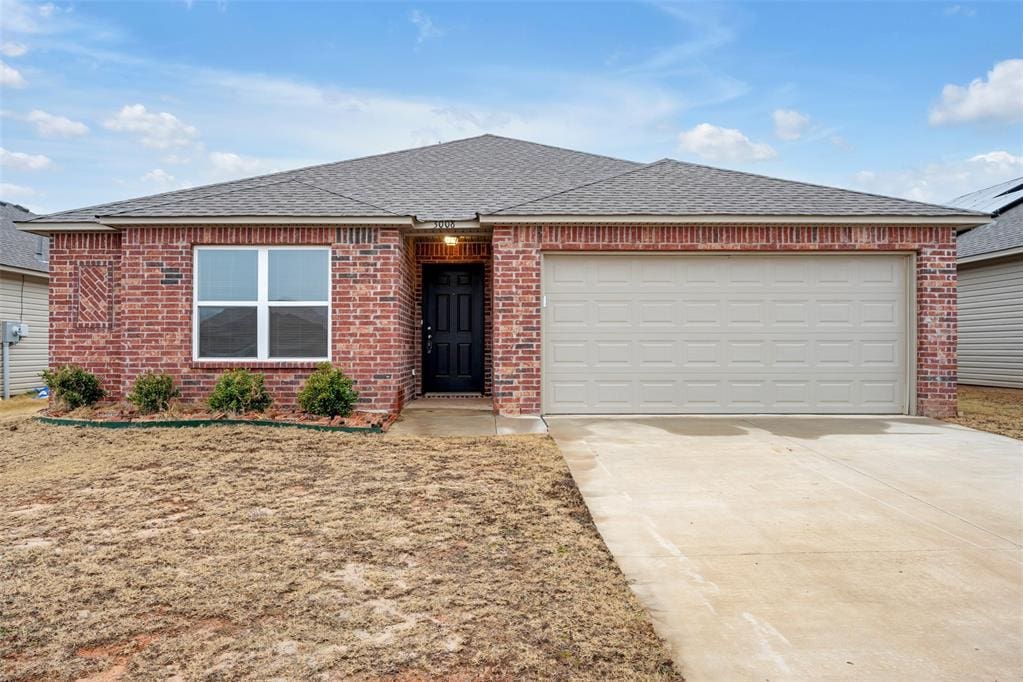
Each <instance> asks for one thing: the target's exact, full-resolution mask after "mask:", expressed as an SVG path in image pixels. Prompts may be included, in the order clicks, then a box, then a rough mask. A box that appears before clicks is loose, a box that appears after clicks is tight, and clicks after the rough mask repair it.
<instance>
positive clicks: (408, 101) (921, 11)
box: [0, 0, 1023, 211]
mask: <svg viewBox="0 0 1023 682" xmlns="http://www.w3.org/2000/svg"><path fill="white" fill-rule="evenodd" d="M0 5H2V13H0V17H2V19H0V21H2V27H0V60H2V63H3V66H2V67H0V87H2V88H3V90H2V102H0V110H2V116H0V147H2V148H3V151H2V152H0V161H2V166H0V173H2V177H0V182H2V186H0V197H2V198H3V199H5V200H9V201H15V202H19V203H22V204H24V205H27V206H28V207H29V208H31V209H33V210H36V211H56V210H62V209H66V208H73V207H77V206H84V205H87V204H92V203H100V202H105V201H110V200H114V199H118V198H126V197H131V196H138V195H142V194H151V193H154V192H159V191H166V190H169V189H175V188H178V187H184V186H191V185H201V184H206V183H209V182H215V181H220V180H226V179H231V178H236V177H245V176H248V175H255V174H258V173H263V172H268V171H272V170H283V169H287V168H292V167H297V166H302V165H308V164H312V163H320V162H325V161H333V160H339V159H344V158H350V157H353V156H360V155H366V154H372V153H377V152H384V151H390V150H394V149H402V148H407V147H411V146H418V145H422V144H430V143H434V142H438V141H445V140H452V139H457V138H460V137H469V136H472V135H478V134H481V133H484V132H491V133H496V134H501V135H508V136H512V137H521V138H524V139H529V140H535V141H538V142H545V143H549V144H555V145H560V146H565V147H570V148H575V149H581V150H585V151H592V152H598V153H603V154H609V155H613V156H620V157H624V158H628V159H633V160H637V161H653V160H656V159H659V158H663V157H672V158H677V159H682V160H689V161H697V162H701V163H707V164H710V165H717V166H723V167H728V168H738V169H743V170H750V171H754V172H758V173H764V174H768V175H776V176H780V177H786V178H793V179H800V180H808V181H812V182H820V183H825V184H832V185H838V186H844V187H852V188H858V189H864V190H868V191H875V192H880V193H884V194H892V195H898V196H905V197H910V198H915V199H921V200H926V201H943V200H947V199H950V198H951V197H953V196H955V195H957V194H961V193H965V192H967V191H971V190H974V189H979V188H980V187H984V186H986V185H990V184H994V183H995V182H1000V181H1002V180H1005V179H1007V178H1010V177H1014V176H1020V175H1023V43H1021V40H1020V36H1021V35H1023V3H1018V2H1006V3H994V2H984V3H954V2H951V3H925V2H902V3H862V2H861V3H837V2H826V3H825V2H820V3H768V2H756V3H745V4H743V3H736V4H731V3H714V4H700V3H663V4H656V3H579V2H575V3H562V4H546V3H517V4H511V3H508V4H505V3H464V2H459V3H439V4H437V3H411V4H406V3H375V4H353V3H343V2H321V3H301V2H243V1H238V0H236V1H221V2H202V1H200V0H195V1H194V2H131V3H118V2H46V3H31V2H25V1H24V0H0ZM438 172H443V169H438Z"/></svg>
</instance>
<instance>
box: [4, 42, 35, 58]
mask: <svg viewBox="0 0 1023 682" xmlns="http://www.w3.org/2000/svg"><path fill="white" fill-rule="evenodd" d="M26 52H28V47H26V46H25V45H23V44H21V43H8V42H4V43H0V54H3V55H4V56H5V57H20V56H21V55H23V54H25V53H26Z"/></svg>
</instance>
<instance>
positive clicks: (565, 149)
mask: <svg viewBox="0 0 1023 682" xmlns="http://www.w3.org/2000/svg"><path fill="white" fill-rule="evenodd" d="M479 137H496V138H497V139H499V140H511V141H512V142H525V143H526V144H532V145H536V146H537V147H546V148H547V149H557V150H558V151H561V152H571V153H573V154H581V155H582V156H596V157H598V158H601V159H609V160H611V161H624V162H625V163H634V164H638V165H641V166H642V165H644V164H643V163H642V162H641V161H633V160H632V159H623V158H620V157H618V156H608V155H607V154H594V153H592V152H583V151H579V150H578V149H569V148H568V147H559V146H558V145H556V144H547V143H545V142H533V141H532V140H522V139H519V138H517V137H508V136H507V135H497V134H495V133H483V134H482V135H477V136H476V137H466V138H464V139H465V140H474V139H476V138H479ZM461 141H462V140H452V142H461ZM445 144H446V143H445Z"/></svg>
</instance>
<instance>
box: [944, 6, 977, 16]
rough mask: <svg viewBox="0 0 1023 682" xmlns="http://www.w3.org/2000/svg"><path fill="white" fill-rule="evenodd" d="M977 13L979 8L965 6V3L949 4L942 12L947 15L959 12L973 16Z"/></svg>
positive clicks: (959, 13) (962, 14)
mask: <svg viewBox="0 0 1023 682" xmlns="http://www.w3.org/2000/svg"><path fill="white" fill-rule="evenodd" d="M976 13H977V10H975V9H973V8H972V7H964V6H963V5H949V6H948V7H946V8H945V10H944V12H942V14H944V15H945V16H946V17H951V16H955V15H957V14H958V15H961V16H964V17H972V16H974V15H975V14H976Z"/></svg>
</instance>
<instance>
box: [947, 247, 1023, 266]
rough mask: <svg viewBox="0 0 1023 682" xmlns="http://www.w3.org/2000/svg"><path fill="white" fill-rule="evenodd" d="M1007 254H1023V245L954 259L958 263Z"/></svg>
mask: <svg viewBox="0 0 1023 682" xmlns="http://www.w3.org/2000/svg"><path fill="white" fill-rule="evenodd" d="M1009 256H1023V246H1017V247H1016V248H1014V249H1003V250H1002V251H990V252H988V253H978V254H977V255H975V256H966V257H964V258H960V259H959V260H957V261H956V263H958V264H959V265H963V264H965V263H976V262H977V261H982V260H992V259H994V258H1007V257H1009Z"/></svg>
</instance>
